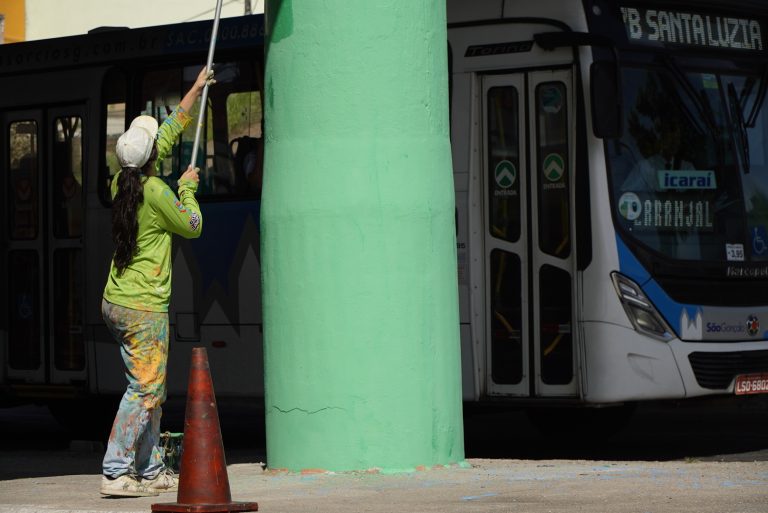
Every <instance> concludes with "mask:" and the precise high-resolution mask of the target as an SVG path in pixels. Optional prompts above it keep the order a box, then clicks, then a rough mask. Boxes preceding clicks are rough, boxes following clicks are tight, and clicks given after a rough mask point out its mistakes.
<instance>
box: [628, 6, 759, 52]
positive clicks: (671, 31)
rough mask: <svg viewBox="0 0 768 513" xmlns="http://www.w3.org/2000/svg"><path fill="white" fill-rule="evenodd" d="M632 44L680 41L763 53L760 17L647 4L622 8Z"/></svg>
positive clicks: (675, 42)
mask: <svg viewBox="0 0 768 513" xmlns="http://www.w3.org/2000/svg"><path fill="white" fill-rule="evenodd" d="M621 16H622V18H623V19H624V28H625V29H626V31H627V38H629V41H630V42H631V43H645V44H677V45H688V46H700V47H706V48H722V49H726V50H746V51H753V52H761V51H763V48H764V43H763V33H762V26H761V23H760V21H759V20H756V19H750V18H735V17H728V16H720V15H712V14H700V13H692V12H681V11H671V10H661V9H648V8H645V7H622V8H621Z"/></svg>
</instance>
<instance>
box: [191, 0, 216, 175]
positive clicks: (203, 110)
mask: <svg viewBox="0 0 768 513" xmlns="http://www.w3.org/2000/svg"><path fill="white" fill-rule="evenodd" d="M221 3H222V0H216V16H215V17H214V18H213V30H212V31H211V44H210V46H209V47H208V62H207V63H206V64H205V69H206V71H208V72H210V71H211V67H212V66H213V51H214V50H215V49H216V37H217V35H218V33H219V18H220V17H221ZM207 104H208V82H206V83H205V86H204V87H203V94H202V96H201V97H200V115H199V116H198V118H197V129H195V144H194V146H192V162H190V164H191V165H192V166H193V167H194V166H195V163H196V162H197V147H198V145H199V144H200V132H201V131H202V129H203V120H204V119H205V113H206V110H207V108H206V107H207Z"/></svg>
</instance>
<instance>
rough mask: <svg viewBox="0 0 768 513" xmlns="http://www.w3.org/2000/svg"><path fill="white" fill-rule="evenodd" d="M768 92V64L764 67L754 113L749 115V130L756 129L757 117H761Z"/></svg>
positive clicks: (753, 109) (747, 123) (747, 122)
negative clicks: (767, 92) (761, 110)
mask: <svg viewBox="0 0 768 513" xmlns="http://www.w3.org/2000/svg"><path fill="white" fill-rule="evenodd" d="M767 90H768V64H766V65H765V66H763V76H762V77H761V78H760V87H759V88H758V89H757V96H756V97H755V103H754V104H753V105H752V111H751V112H750V113H749V117H748V118H747V121H746V123H745V124H746V126H747V127H748V128H754V127H755V123H757V116H759V115H760V109H762V108H763V100H765V93H766V91H767Z"/></svg>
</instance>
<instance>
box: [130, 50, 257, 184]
mask: <svg viewBox="0 0 768 513" xmlns="http://www.w3.org/2000/svg"><path fill="white" fill-rule="evenodd" d="M214 71H215V74H216V84H215V85H214V86H212V87H211V88H210V89H209V90H208V101H207V106H206V115H205V116H204V120H203V127H202V129H201V133H200V141H199V146H198V150H197V158H196V161H197V162H196V163H195V165H196V167H198V168H199V169H200V183H199V185H198V192H197V195H198V197H200V198H202V199H205V198H219V199H223V198H227V197H242V196H245V197H249V198H252V197H257V196H258V195H259V194H260V191H261V168H262V164H261V163H262V159H263V156H262V155H263V151H262V144H261V141H262V133H261V128H262V108H261V102H262V98H261V92H260V88H259V85H258V84H259V83H260V81H259V79H258V75H257V63H256V62H253V61H236V62H225V63H221V64H216V65H215V67H214ZM199 72H200V66H199V65H198V64H195V65H191V66H185V67H184V68H177V69H163V70H158V71H149V72H147V73H145V74H144V80H143V83H142V94H141V102H142V103H141V105H142V108H143V111H142V113H143V114H149V115H151V116H154V117H155V118H156V119H157V120H158V122H160V123H162V122H163V120H165V119H166V118H167V117H168V116H169V115H170V114H171V112H172V111H173V109H174V108H176V106H177V105H178V104H179V101H180V99H181V95H182V94H183V93H184V92H185V91H187V90H188V89H189V87H190V86H191V85H192V83H193V82H194V80H195V79H196V78H197V75H198V73H199ZM199 109H200V102H199V101H198V102H196V103H195V105H194V107H193V108H192V109H191V111H190V112H189V113H188V114H189V115H190V116H191V117H192V119H193V122H192V123H190V124H189V125H188V126H187V128H186V129H185V130H184V132H182V134H181V136H180V137H179V141H178V142H177V144H176V146H174V149H173V151H172V153H171V155H170V156H168V157H167V158H166V159H165V160H163V162H162V163H161V170H160V177H161V178H163V179H164V180H165V181H166V182H167V183H168V184H169V185H170V186H171V187H172V188H175V186H176V180H177V179H178V177H179V176H180V175H181V173H183V171H184V170H185V169H186V167H187V166H188V165H189V164H190V163H191V159H192V150H193V145H194V141H195V132H196V130H197V120H198V119H199V116H200V110H199Z"/></svg>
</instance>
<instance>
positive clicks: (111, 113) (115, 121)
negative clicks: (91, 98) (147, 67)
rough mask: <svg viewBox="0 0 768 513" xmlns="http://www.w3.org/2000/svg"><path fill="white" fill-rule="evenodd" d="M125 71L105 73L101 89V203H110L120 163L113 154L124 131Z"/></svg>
mask: <svg viewBox="0 0 768 513" xmlns="http://www.w3.org/2000/svg"><path fill="white" fill-rule="evenodd" d="M126 81H127V78H126V76H125V73H123V72H122V71H121V70H119V69H113V70H111V71H110V72H109V73H107V75H106V77H105V79H104V84H103V87H102V91H103V100H102V101H103V104H102V118H103V119H105V128H104V130H105V131H104V139H103V141H104V150H103V151H104V153H103V155H104V160H103V161H102V162H101V165H100V166H99V197H100V198H101V201H102V203H104V204H105V205H110V204H111V203H112V195H111V194H110V186H111V184H112V178H113V177H114V176H115V174H116V173H117V172H118V171H120V164H118V162H117V156H116V155H115V146H116V144H117V139H118V137H120V136H121V135H122V134H123V132H124V131H125V117H126V112H125V96H126V86H125V84H126Z"/></svg>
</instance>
